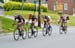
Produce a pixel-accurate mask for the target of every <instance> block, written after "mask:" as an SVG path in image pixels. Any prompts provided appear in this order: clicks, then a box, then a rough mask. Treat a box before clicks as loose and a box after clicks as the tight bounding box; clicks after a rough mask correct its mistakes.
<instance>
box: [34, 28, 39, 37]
mask: <svg viewBox="0 0 75 48" xmlns="http://www.w3.org/2000/svg"><path fill="white" fill-rule="evenodd" d="M33 31H34V37H37V35H38V29H37V28H34V29H33Z"/></svg>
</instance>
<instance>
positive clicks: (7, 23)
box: [0, 17, 13, 33]
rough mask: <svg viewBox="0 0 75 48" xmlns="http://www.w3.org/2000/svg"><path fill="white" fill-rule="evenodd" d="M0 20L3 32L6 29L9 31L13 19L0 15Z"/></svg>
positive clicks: (11, 27)
mask: <svg viewBox="0 0 75 48" xmlns="http://www.w3.org/2000/svg"><path fill="white" fill-rule="evenodd" d="M0 21H1V22H2V29H3V32H5V33H7V32H8V31H9V32H10V31H11V30H12V29H13V26H12V22H13V20H11V19H8V18H4V17H0ZM9 29H11V30H9Z"/></svg>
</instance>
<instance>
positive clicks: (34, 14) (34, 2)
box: [34, 0, 37, 16]
mask: <svg viewBox="0 0 75 48" xmlns="http://www.w3.org/2000/svg"><path fill="white" fill-rule="evenodd" d="M36 2H37V1H36V0H34V4H35V7H34V8H35V9H34V16H35V15H36V14H35V12H36Z"/></svg>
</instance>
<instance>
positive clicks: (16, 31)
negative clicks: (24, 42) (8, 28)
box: [13, 29, 20, 41]
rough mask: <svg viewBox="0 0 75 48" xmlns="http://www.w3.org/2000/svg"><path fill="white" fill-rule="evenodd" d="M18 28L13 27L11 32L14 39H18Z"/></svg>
mask: <svg viewBox="0 0 75 48" xmlns="http://www.w3.org/2000/svg"><path fill="white" fill-rule="evenodd" d="M19 35H20V33H19V30H18V29H15V30H14V32H13V37H14V40H16V41H17V40H18V39H19Z"/></svg>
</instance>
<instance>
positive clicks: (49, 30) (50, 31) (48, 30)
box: [47, 27, 52, 36]
mask: <svg viewBox="0 0 75 48" xmlns="http://www.w3.org/2000/svg"><path fill="white" fill-rule="evenodd" d="M47 32H48V35H49V36H51V34H52V27H50V28H48V29H47Z"/></svg>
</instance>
